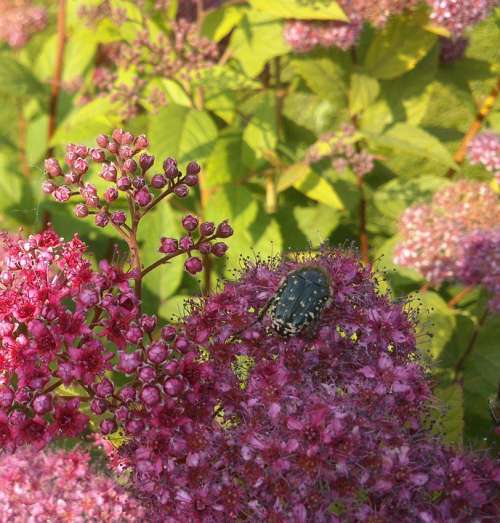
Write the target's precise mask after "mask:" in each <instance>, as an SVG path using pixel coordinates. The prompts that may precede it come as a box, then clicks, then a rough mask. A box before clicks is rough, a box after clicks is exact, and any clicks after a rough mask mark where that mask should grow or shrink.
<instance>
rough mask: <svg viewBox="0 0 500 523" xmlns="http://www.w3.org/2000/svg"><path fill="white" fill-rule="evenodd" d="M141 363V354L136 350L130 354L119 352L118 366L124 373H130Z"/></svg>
mask: <svg viewBox="0 0 500 523" xmlns="http://www.w3.org/2000/svg"><path fill="white" fill-rule="evenodd" d="M141 363H142V359H141V355H140V354H139V353H138V352H132V353H130V354H128V353H126V352H120V356H119V363H118V368H119V369H120V370H121V371H122V372H125V373H126V374H132V372H134V371H135V370H136V369H137V367H139V365H140V364H141Z"/></svg>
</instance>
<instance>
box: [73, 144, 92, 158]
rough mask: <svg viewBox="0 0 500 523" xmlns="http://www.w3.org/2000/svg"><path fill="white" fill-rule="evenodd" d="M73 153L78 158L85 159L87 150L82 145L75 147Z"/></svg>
mask: <svg viewBox="0 0 500 523" xmlns="http://www.w3.org/2000/svg"><path fill="white" fill-rule="evenodd" d="M74 151H75V153H76V154H77V155H78V156H79V157H80V158H85V157H86V156H87V155H88V154H89V148H88V147H87V146H86V145H82V144H78V145H75V148H74Z"/></svg>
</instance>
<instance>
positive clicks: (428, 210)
mask: <svg viewBox="0 0 500 523" xmlns="http://www.w3.org/2000/svg"><path fill="white" fill-rule="evenodd" d="M499 223H500V204H499V201H498V196H497V195H496V194H495V193H494V192H493V191H492V190H491V189H490V188H489V186H488V185H487V184H483V183H480V182H475V181H466V180H461V181H459V182H456V183H454V184H450V185H447V186H445V187H444V188H443V189H441V190H439V191H438V192H437V193H436V194H435V195H434V197H433V199H432V202H431V203H428V204H427V203H425V204H419V205H414V206H412V207H410V208H409V209H407V210H406V211H405V212H404V214H403V215H402V216H401V219H400V233H401V235H402V241H401V243H400V244H399V245H398V246H397V248H396V251H395V257H394V261H395V262H396V263H398V264H399V265H403V266H405V267H413V268H415V269H417V270H418V271H419V272H420V273H421V274H422V275H423V276H424V277H425V278H426V279H427V280H428V281H429V282H431V283H432V284H433V285H439V284H441V283H442V282H443V281H445V280H458V281H464V282H465V283H467V284H472V283H474V284H479V283H483V282H484V283H485V287H486V288H487V289H489V290H491V291H492V292H493V293H494V294H495V295H496V293H497V292H498V291H499V288H498V256H499V248H500V243H499V242H498V233H499V230H500V229H499ZM478 242H479V243H478ZM476 248H477V249H478V252H477V254H476V251H475V249H476ZM479 249H480V251H479ZM480 252H482V254H481V255H480ZM490 278H494V279H495V281H497V283H496V285H495V284H494V283H492V282H491V281H490ZM487 282H488V283H487ZM494 299H497V297H496V296H494Z"/></svg>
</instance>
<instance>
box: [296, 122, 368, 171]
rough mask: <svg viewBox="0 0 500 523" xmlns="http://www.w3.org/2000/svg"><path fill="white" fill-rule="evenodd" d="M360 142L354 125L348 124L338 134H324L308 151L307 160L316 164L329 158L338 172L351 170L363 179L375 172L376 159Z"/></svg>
mask: <svg viewBox="0 0 500 523" xmlns="http://www.w3.org/2000/svg"><path fill="white" fill-rule="evenodd" d="M358 140H359V139H358V138H357V137H356V128H355V127H354V125H352V124H350V123H346V124H344V125H342V127H341V128H340V130H339V131H338V132H336V133H334V132H328V133H325V134H323V135H322V136H321V137H320V138H319V140H318V142H317V143H316V144H314V145H313V146H311V147H310V148H309V150H308V151H307V154H306V160H307V161H308V162H311V163H315V162H319V161H320V160H323V159H324V158H329V159H330V161H331V164H332V167H333V168H334V169H335V170H336V171H338V172H342V171H345V170H346V169H350V170H351V171H352V172H353V173H355V174H356V175H357V176H359V177H363V176H365V175H366V174H368V173H369V172H371V171H372V170H373V167H374V160H375V157H374V156H373V155H372V154H371V153H369V152H368V151H367V150H365V149H363V148H362V147H361V145H360V144H359V141H358ZM328 148H329V151H328V152H326V150H327V149H328Z"/></svg>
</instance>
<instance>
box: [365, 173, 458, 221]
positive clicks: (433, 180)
mask: <svg viewBox="0 0 500 523" xmlns="http://www.w3.org/2000/svg"><path fill="white" fill-rule="evenodd" d="M446 183H448V180H447V179H445V178H440V177H437V176H422V177H419V178H410V179H404V178H394V179H393V180H390V181H389V182H387V183H384V184H383V185H381V186H380V187H378V188H377V190H376V191H375V193H374V197H373V200H374V203H375V206H376V207H377V210H378V212H380V213H382V214H383V215H385V216H387V217H389V218H392V219H393V220H397V219H398V218H399V217H400V216H401V214H402V213H403V211H404V210H405V209H406V208H408V207H409V206H410V205H413V204H417V203H420V202H422V201H428V200H430V199H431V197H432V195H433V194H434V192H436V191H437V190H438V189H439V188H441V187H442V186H443V185H445V184H446Z"/></svg>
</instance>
